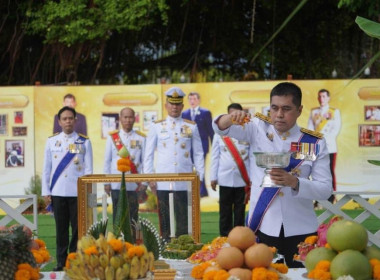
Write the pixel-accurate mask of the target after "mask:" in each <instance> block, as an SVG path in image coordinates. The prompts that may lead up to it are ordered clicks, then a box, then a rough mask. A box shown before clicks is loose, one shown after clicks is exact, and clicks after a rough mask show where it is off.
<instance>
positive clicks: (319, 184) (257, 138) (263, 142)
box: [213, 117, 332, 237]
mask: <svg viewBox="0 0 380 280" xmlns="http://www.w3.org/2000/svg"><path fill="white" fill-rule="evenodd" d="M217 119H218V117H217V118H216V119H215V120H214V122H213V127H214V130H215V132H216V133H218V134H220V135H228V136H231V137H235V138H236V139H238V140H243V141H248V142H249V143H250V145H251V149H252V150H253V151H254V152H289V151H290V146H291V142H298V141H299V140H300V138H301V137H302V135H303V133H302V132H301V131H300V127H299V126H298V125H297V124H296V125H294V127H293V128H291V129H290V130H289V131H288V132H289V135H288V136H286V137H283V136H284V135H279V134H278V133H277V132H276V130H275V129H274V127H273V125H271V124H270V123H268V122H265V121H263V120H260V119H258V118H254V119H253V122H250V123H248V124H246V125H245V126H244V128H243V127H242V126H241V125H232V126H231V127H229V128H228V129H226V130H223V131H222V130H220V129H219V128H218V126H217V124H216V123H215V122H216V121H217ZM318 144H319V145H320V152H319V155H318V156H317V159H316V160H315V161H313V162H312V161H303V162H302V164H301V165H300V166H298V167H297V169H296V170H293V172H294V173H298V174H297V175H296V176H298V179H299V190H298V191H294V190H293V189H292V188H290V187H284V188H282V189H281V191H280V193H279V194H278V195H277V196H276V197H275V198H274V199H273V202H272V203H271V205H270V207H269V208H268V210H267V212H266V213H265V215H264V218H263V220H262V223H261V225H260V228H259V230H260V231H261V232H263V233H264V234H266V235H270V236H275V237H278V236H279V235H280V230H281V225H283V226H284V234H285V237H288V236H294V235H301V234H308V233H311V232H315V231H316V230H317V228H318V220H317V217H316V214H315V212H314V206H313V200H317V199H322V200H323V199H328V198H329V197H330V195H331V193H332V179H331V172H330V165H329V163H330V160H329V155H328V151H327V147H326V142H325V140H324V139H320V141H319V142H318ZM250 175H251V181H252V186H251V197H250V206H249V216H248V220H249V219H250V217H251V216H252V213H253V210H254V208H255V206H256V204H257V201H258V198H259V197H260V193H261V191H262V188H261V187H260V185H261V182H262V179H263V177H264V168H261V167H258V166H257V165H256V162H255V160H253V161H252V165H251V173H250ZM309 178H311V179H309Z"/></svg>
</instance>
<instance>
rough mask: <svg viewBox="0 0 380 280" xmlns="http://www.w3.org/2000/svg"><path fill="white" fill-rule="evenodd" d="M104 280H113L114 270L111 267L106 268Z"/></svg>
mask: <svg viewBox="0 0 380 280" xmlns="http://www.w3.org/2000/svg"><path fill="white" fill-rule="evenodd" d="M105 276H106V280H114V276H115V269H114V268H113V267H112V266H107V267H106V270H105Z"/></svg>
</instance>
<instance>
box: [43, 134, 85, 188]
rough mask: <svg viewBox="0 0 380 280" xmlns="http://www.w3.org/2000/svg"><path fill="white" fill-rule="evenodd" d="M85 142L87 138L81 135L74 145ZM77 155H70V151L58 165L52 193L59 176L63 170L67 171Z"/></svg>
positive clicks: (54, 175) (52, 183) (52, 181)
mask: <svg viewBox="0 0 380 280" xmlns="http://www.w3.org/2000/svg"><path fill="white" fill-rule="evenodd" d="M85 141H86V138H84V137H83V136H81V135H79V137H78V139H77V140H75V142H74V144H83V143H84V142H85ZM75 155H76V154H75V153H70V151H68V152H67V153H66V155H65V156H64V157H63V159H62V160H61V162H60V163H59V164H58V166H57V168H56V169H55V171H54V174H53V178H52V180H51V185H50V191H52V190H53V188H54V185H55V183H56V182H57V180H58V178H59V176H61V174H62V172H63V170H65V168H66V167H67V165H68V164H69V163H70V161H71V160H72V159H73V158H74V156H75Z"/></svg>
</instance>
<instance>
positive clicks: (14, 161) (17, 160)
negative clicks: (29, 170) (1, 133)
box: [5, 140, 25, 168]
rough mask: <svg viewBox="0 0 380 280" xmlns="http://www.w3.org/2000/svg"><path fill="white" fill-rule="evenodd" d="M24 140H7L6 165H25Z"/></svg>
mask: <svg viewBox="0 0 380 280" xmlns="http://www.w3.org/2000/svg"><path fill="white" fill-rule="evenodd" d="M24 147H25V146H24V140H5V167H9V168H10V167H24V154H25V149H24Z"/></svg>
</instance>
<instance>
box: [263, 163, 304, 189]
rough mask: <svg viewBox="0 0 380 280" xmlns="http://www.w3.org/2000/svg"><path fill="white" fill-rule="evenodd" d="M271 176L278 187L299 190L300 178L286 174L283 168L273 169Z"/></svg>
mask: <svg viewBox="0 0 380 280" xmlns="http://www.w3.org/2000/svg"><path fill="white" fill-rule="evenodd" d="M269 174H270V178H271V179H272V181H273V183H275V184H276V185H279V186H287V187H291V188H293V189H295V188H297V186H298V178H297V177H296V176H293V175H292V174H290V173H288V172H286V171H285V170H284V169H282V168H273V169H272V170H271V172H270V173H269Z"/></svg>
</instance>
